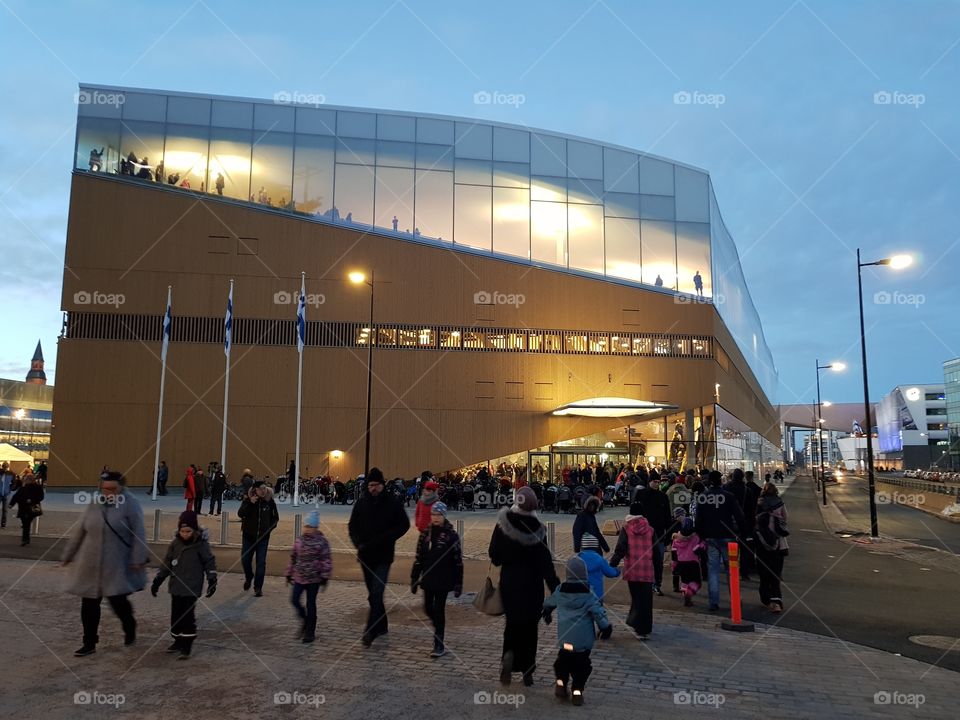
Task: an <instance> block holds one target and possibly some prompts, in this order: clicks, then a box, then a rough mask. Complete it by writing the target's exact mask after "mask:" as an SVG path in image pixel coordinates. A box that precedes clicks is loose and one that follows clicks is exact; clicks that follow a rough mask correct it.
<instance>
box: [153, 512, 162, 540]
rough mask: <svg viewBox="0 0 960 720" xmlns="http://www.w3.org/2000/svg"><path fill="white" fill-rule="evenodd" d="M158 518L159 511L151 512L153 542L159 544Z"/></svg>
mask: <svg viewBox="0 0 960 720" xmlns="http://www.w3.org/2000/svg"><path fill="white" fill-rule="evenodd" d="M160 516H161V510H160V508H157V509H156V510H154V511H153V541H154V542H160Z"/></svg>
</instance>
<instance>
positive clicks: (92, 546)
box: [61, 471, 150, 657]
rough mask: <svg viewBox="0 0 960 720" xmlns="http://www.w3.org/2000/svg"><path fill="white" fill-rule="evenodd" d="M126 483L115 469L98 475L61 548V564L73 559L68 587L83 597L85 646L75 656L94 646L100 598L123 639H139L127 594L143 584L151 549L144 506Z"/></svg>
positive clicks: (90, 651)
mask: <svg viewBox="0 0 960 720" xmlns="http://www.w3.org/2000/svg"><path fill="white" fill-rule="evenodd" d="M126 485H127V481H126V478H124V476H123V475H122V474H121V473H119V472H115V471H108V472H105V473H104V474H103V475H102V476H101V477H100V492H99V494H95V495H94V498H93V501H92V502H90V503H89V504H88V505H87V507H86V508H85V509H84V511H83V514H82V515H81V517H80V521H79V523H78V527H77V530H76V531H75V532H74V534H73V536H72V537H71V538H70V539H69V540H68V541H67V544H66V546H65V547H64V550H63V556H62V558H61V560H62V562H63V565H64V566H69V565H71V564H72V567H71V568H70V570H69V579H68V583H67V592H68V593H71V594H73V595H79V596H80V598H81V601H80V619H81V621H82V623H83V645H82V646H81V647H80V649H79V650H77V651H76V652H75V653H74V655H75V656H77V657H84V656H87V655H92V654H93V653H95V652H96V651H97V642H98V641H99V640H100V636H99V635H98V630H99V628H100V603H101V602H102V601H103V598H107V600H108V601H109V602H110V607H111V608H113V611H114V613H116V615H117V617H118V618H120V623H121V625H122V627H123V634H124V643H123V644H124V645H133V644H134V643H135V642H136V639H137V622H136V620H135V619H134V617H133V606H132V605H131V604H130V600H129V598H130V595H132V594H133V593H135V592H139V591H140V590H143V588H144V587H145V586H146V583H147V576H146V570H145V568H146V566H147V561H148V560H149V557H150V552H149V548H148V547H147V542H146V534H145V532H144V528H143V511H142V510H141V509H140V503H139V502H137V499H136V498H135V497H134V496H133V493H131V492H129V491H128V490H127V489H126ZM74 561H76V562H74Z"/></svg>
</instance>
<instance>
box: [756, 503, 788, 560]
mask: <svg viewBox="0 0 960 720" xmlns="http://www.w3.org/2000/svg"><path fill="white" fill-rule="evenodd" d="M789 534H790V531H789V530H787V525H786V523H785V522H784V521H783V520H781V519H780V518H779V517H777V516H776V515H774V514H773V513H772V512H770V511H764V512H762V513H759V514H758V515H757V539H758V540H759V541H760V545H761V546H763V548H764V549H765V550H778V549H779V548H780V538H784V537H787V536H788V535H789Z"/></svg>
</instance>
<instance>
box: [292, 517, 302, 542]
mask: <svg viewBox="0 0 960 720" xmlns="http://www.w3.org/2000/svg"><path fill="white" fill-rule="evenodd" d="M302 534H303V515H301V514H300V513H297V514H296V515H294V516H293V539H294V542H296V539H297V538H298V537H300V536H301V535H302Z"/></svg>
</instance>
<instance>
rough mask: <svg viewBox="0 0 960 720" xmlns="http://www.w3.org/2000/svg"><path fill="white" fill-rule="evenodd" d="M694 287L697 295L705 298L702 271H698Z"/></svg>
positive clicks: (694, 277) (694, 279) (694, 278)
mask: <svg viewBox="0 0 960 720" xmlns="http://www.w3.org/2000/svg"><path fill="white" fill-rule="evenodd" d="M693 287H694V288H695V289H696V291H697V295H699V296H700V297H703V278H702V277H700V271H699V270H697V274H696V275H694V276H693Z"/></svg>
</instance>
